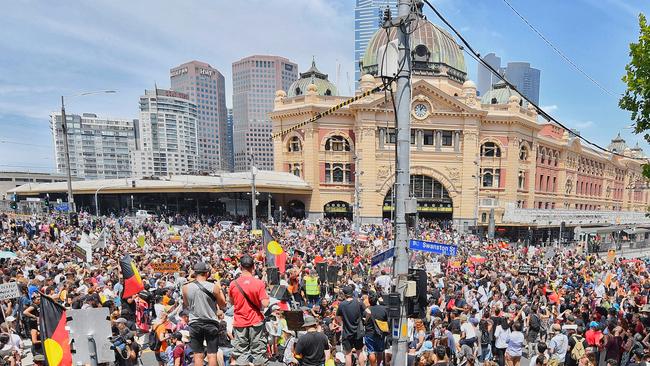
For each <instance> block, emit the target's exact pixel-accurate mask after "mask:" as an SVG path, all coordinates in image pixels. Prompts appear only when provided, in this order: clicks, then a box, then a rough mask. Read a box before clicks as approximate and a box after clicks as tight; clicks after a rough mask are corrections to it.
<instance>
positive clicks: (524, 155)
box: [519, 144, 528, 161]
mask: <svg viewBox="0 0 650 366" xmlns="http://www.w3.org/2000/svg"><path fill="white" fill-rule="evenodd" d="M519 160H522V161H526V160H528V146H526V144H521V146H519Z"/></svg>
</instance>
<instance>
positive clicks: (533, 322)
mask: <svg viewBox="0 0 650 366" xmlns="http://www.w3.org/2000/svg"><path fill="white" fill-rule="evenodd" d="M541 325H542V322H541V321H540V319H539V316H538V315H537V314H535V313H533V314H531V315H530V330H532V331H533V332H536V333H537V332H539V330H540V328H541Z"/></svg>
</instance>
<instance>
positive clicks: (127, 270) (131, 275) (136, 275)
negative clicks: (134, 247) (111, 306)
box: [120, 254, 144, 299]
mask: <svg viewBox="0 0 650 366" xmlns="http://www.w3.org/2000/svg"><path fill="white" fill-rule="evenodd" d="M120 268H121V269H122V278H124V291H123V292H122V298H123V299H127V298H129V297H131V296H133V295H135V294H137V293H138V292H140V291H142V290H144V284H143V283H142V278H141V277H140V272H138V269H137V268H135V262H134V261H133V258H131V256H130V255H128V254H127V255H125V256H124V257H122V259H120Z"/></svg>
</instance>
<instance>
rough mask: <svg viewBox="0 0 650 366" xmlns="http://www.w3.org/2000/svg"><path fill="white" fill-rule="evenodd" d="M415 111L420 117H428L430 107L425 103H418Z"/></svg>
mask: <svg viewBox="0 0 650 366" xmlns="http://www.w3.org/2000/svg"><path fill="white" fill-rule="evenodd" d="M413 112H414V113H415V116H416V117H418V118H424V117H426V115H427V113H428V108H427V106H426V104H424V103H418V104H416V105H415V108H413Z"/></svg>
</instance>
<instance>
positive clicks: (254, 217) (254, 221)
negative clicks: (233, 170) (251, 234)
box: [251, 163, 257, 230]
mask: <svg viewBox="0 0 650 366" xmlns="http://www.w3.org/2000/svg"><path fill="white" fill-rule="evenodd" d="M255 175H257V168H256V167H255V165H253V164H252V163H251V230H256V229H257V210H256V209H257V188H256V187H255Z"/></svg>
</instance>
